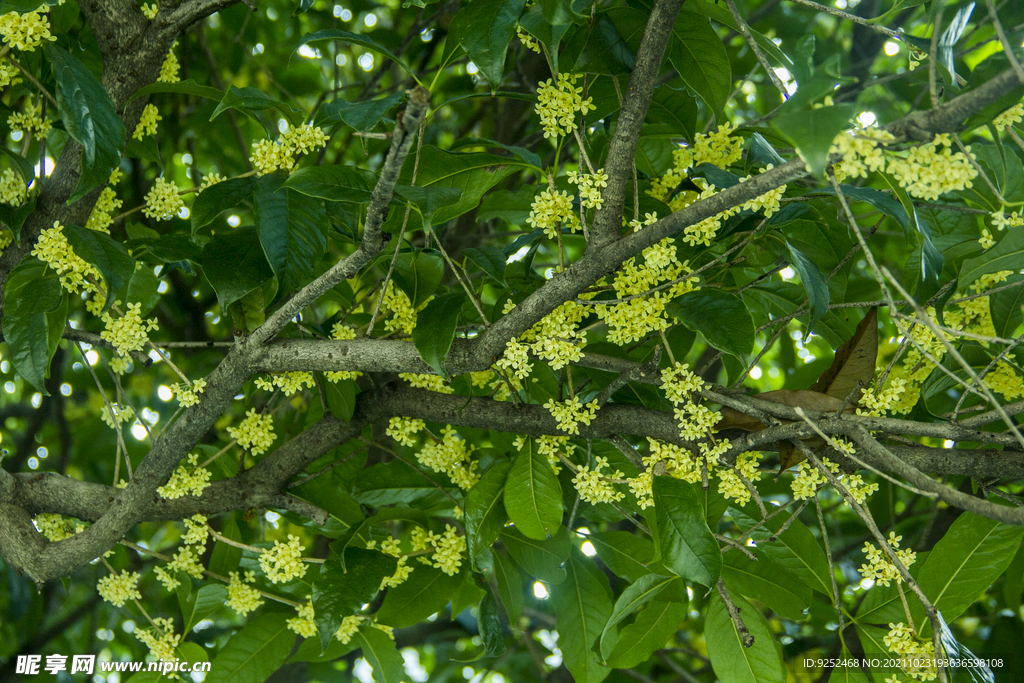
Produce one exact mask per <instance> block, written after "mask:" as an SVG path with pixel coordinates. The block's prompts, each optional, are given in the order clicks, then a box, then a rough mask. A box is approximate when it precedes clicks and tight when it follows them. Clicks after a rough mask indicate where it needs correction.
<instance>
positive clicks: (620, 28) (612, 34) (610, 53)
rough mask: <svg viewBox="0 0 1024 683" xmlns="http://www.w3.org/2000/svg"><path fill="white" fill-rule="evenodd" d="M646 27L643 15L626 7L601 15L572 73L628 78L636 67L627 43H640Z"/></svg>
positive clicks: (588, 36)
mask: <svg viewBox="0 0 1024 683" xmlns="http://www.w3.org/2000/svg"><path fill="white" fill-rule="evenodd" d="M610 17H614V18H615V21H612V19H611V18H610ZM643 26H644V14H643V12H639V11H636V10H632V9H626V8H621V9H614V10H611V11H610V12H602V13H601V14H599V15H598V17H597V21H595V22H594V25H593V27H591V29H590V32H589V33H588V34H587V37H586V42H584V44H583V47H582V49H581V50H580V53H579V56H577V58H576V64H575V65H574V66H573V69H572V70H573V71H574V72H579V73H591V74H601V75H606V76H625V75H628V74H629V73H631V72H632V71H633V66H634V64H636V55H635V54H634V53H633V50H632V49H630V46H629V44H628V43H627V41H628V40H631V41H632V42H633V43H634V44H637V43H638V38H639V34H641V33H642V32H643ZM573 42H574V41H573Z"/></svg>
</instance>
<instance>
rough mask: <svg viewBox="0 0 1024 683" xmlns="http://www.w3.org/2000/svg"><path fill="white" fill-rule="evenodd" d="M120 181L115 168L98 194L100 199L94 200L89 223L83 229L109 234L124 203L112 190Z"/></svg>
mask: <svg viewBox="0 0 1024 683" xmlns="http://www.w3.org/2000/svg"><path fill="white" fill-rule="evenodd" d="M120 180H121V170H120V169H117V168H115V169H114V172H113V173H111V174H110V182H109V183H108V184H107V186H106V187H104V188H103V191H102V192H100V198H99V199H98V200H96V206H94V207H93V208H92V213H91V214H89V221H88V222H87V223H86V224H85V227H87V228H89V229H90V230H97V231H99V232H105V233H107V234H108V235H109V234H110V226H111V224H112V223H113V222H114V215H115V214H116V213H117V210H118V209H120V208H121V207H122V206H124V202H123V201H121V200H120V199H118V198H117V191H116V190H114V188H113V186H114V185H117V183H118V182H119V181H120Z"/></svg>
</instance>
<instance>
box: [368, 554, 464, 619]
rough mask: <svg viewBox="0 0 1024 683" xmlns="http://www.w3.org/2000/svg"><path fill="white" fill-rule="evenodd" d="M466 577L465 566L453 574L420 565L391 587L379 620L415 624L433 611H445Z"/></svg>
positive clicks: (379, 612)
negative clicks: (407, 576)
mask: <svg viewBox="0 0 1024 683" xmlns="http://www.w3.org/2000/svg"><path fill="white" fill-rule="evenodd" d="M465 578H466V577H465V569H463V571H462V572H459V573H457V574H455V575H453V576H449V575H448V574H445V573H444V572H443V571H441V570H440V569H435V568H434V567H426V566H422V565H419V566H416V568H415V569H414V570H413V572H412V574H410V575H409V578H408V579H406V580H405V581H403V582H402V583H400V584H399V585H397V586H395V587H394V588H389V589H388V594H387V596H386V597H385V598H384V604H383V605H381V606H380V610H379V611H378V612H377V621H379V622H380V623H382V624H387V625H388V626H394V627H395V628H402V627H405V626H415V625H416V624H418V623H419V622H421V621H423V620H424V619H426V618H427V617H429V616H430V615H431V614H434V613H435V612H441V611H443V610H444V607H445V605H447V604H448V603H449V602H450V601H451V599H452V594H453V593H454V592H455V589H457V588H458V587H459V585H460V584H461V583H462V582H463V581H464V580H465Z"/></svg>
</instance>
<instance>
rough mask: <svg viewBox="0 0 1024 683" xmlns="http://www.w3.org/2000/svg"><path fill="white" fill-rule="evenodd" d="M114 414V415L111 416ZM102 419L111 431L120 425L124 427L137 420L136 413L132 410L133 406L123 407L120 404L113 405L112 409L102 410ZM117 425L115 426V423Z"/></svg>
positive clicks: (105, 407)
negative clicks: (126, 423)
mask: <svg viewBox="0 0 1024 683" xmlns="http://www.w3.org/2000/svg"><path fill="white" fill-rule="evenodd" d="M111 413H113V415H111ZM100 419H101V420H103V421H104V422H106V423H107V426H108V427H110V428H111V429H117V427H118V425H122V424H124V423H125V422H128V421H129V420H133V419H135V411H134V410H132V407H131V406H123V405H120V404H118V403H111V404H110V407H109V408H108V407H107V406H103V407H102V408H100ZM115 422H116V423H117V424H114V423H115Z"/></svg>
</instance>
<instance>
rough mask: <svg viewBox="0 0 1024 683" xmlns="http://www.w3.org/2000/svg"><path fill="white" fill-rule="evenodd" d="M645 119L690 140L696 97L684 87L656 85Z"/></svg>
mask: <svg viewBox="0 0 1024 683" xmlns="http://www.w3.org/2000/svg"><path fill="white" fill-rule="evenodd" d="M647 120H648V121H650V122H652V123H665V124H668V125H670V126H672V127H673V128H675V130H677V131H679V132H681V133H683V134H685V135H686V137H687V138H689V139H691V140H692V139H693V136H694V133H695V129H696V126H697V99H696V98H695V97H693V96H691V95H690V94H689V93H688V92H686V90H685V89H684V88H673V87H670V86H667V85H663V86H660V87H657V88H655V89H654V95H653V96H652V97H651V106H650V108H649V109H648V110H647ZM641 201H643V200H642V199H641ZM658 215H661V214H660V213H659V214H658Z"/></svg>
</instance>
